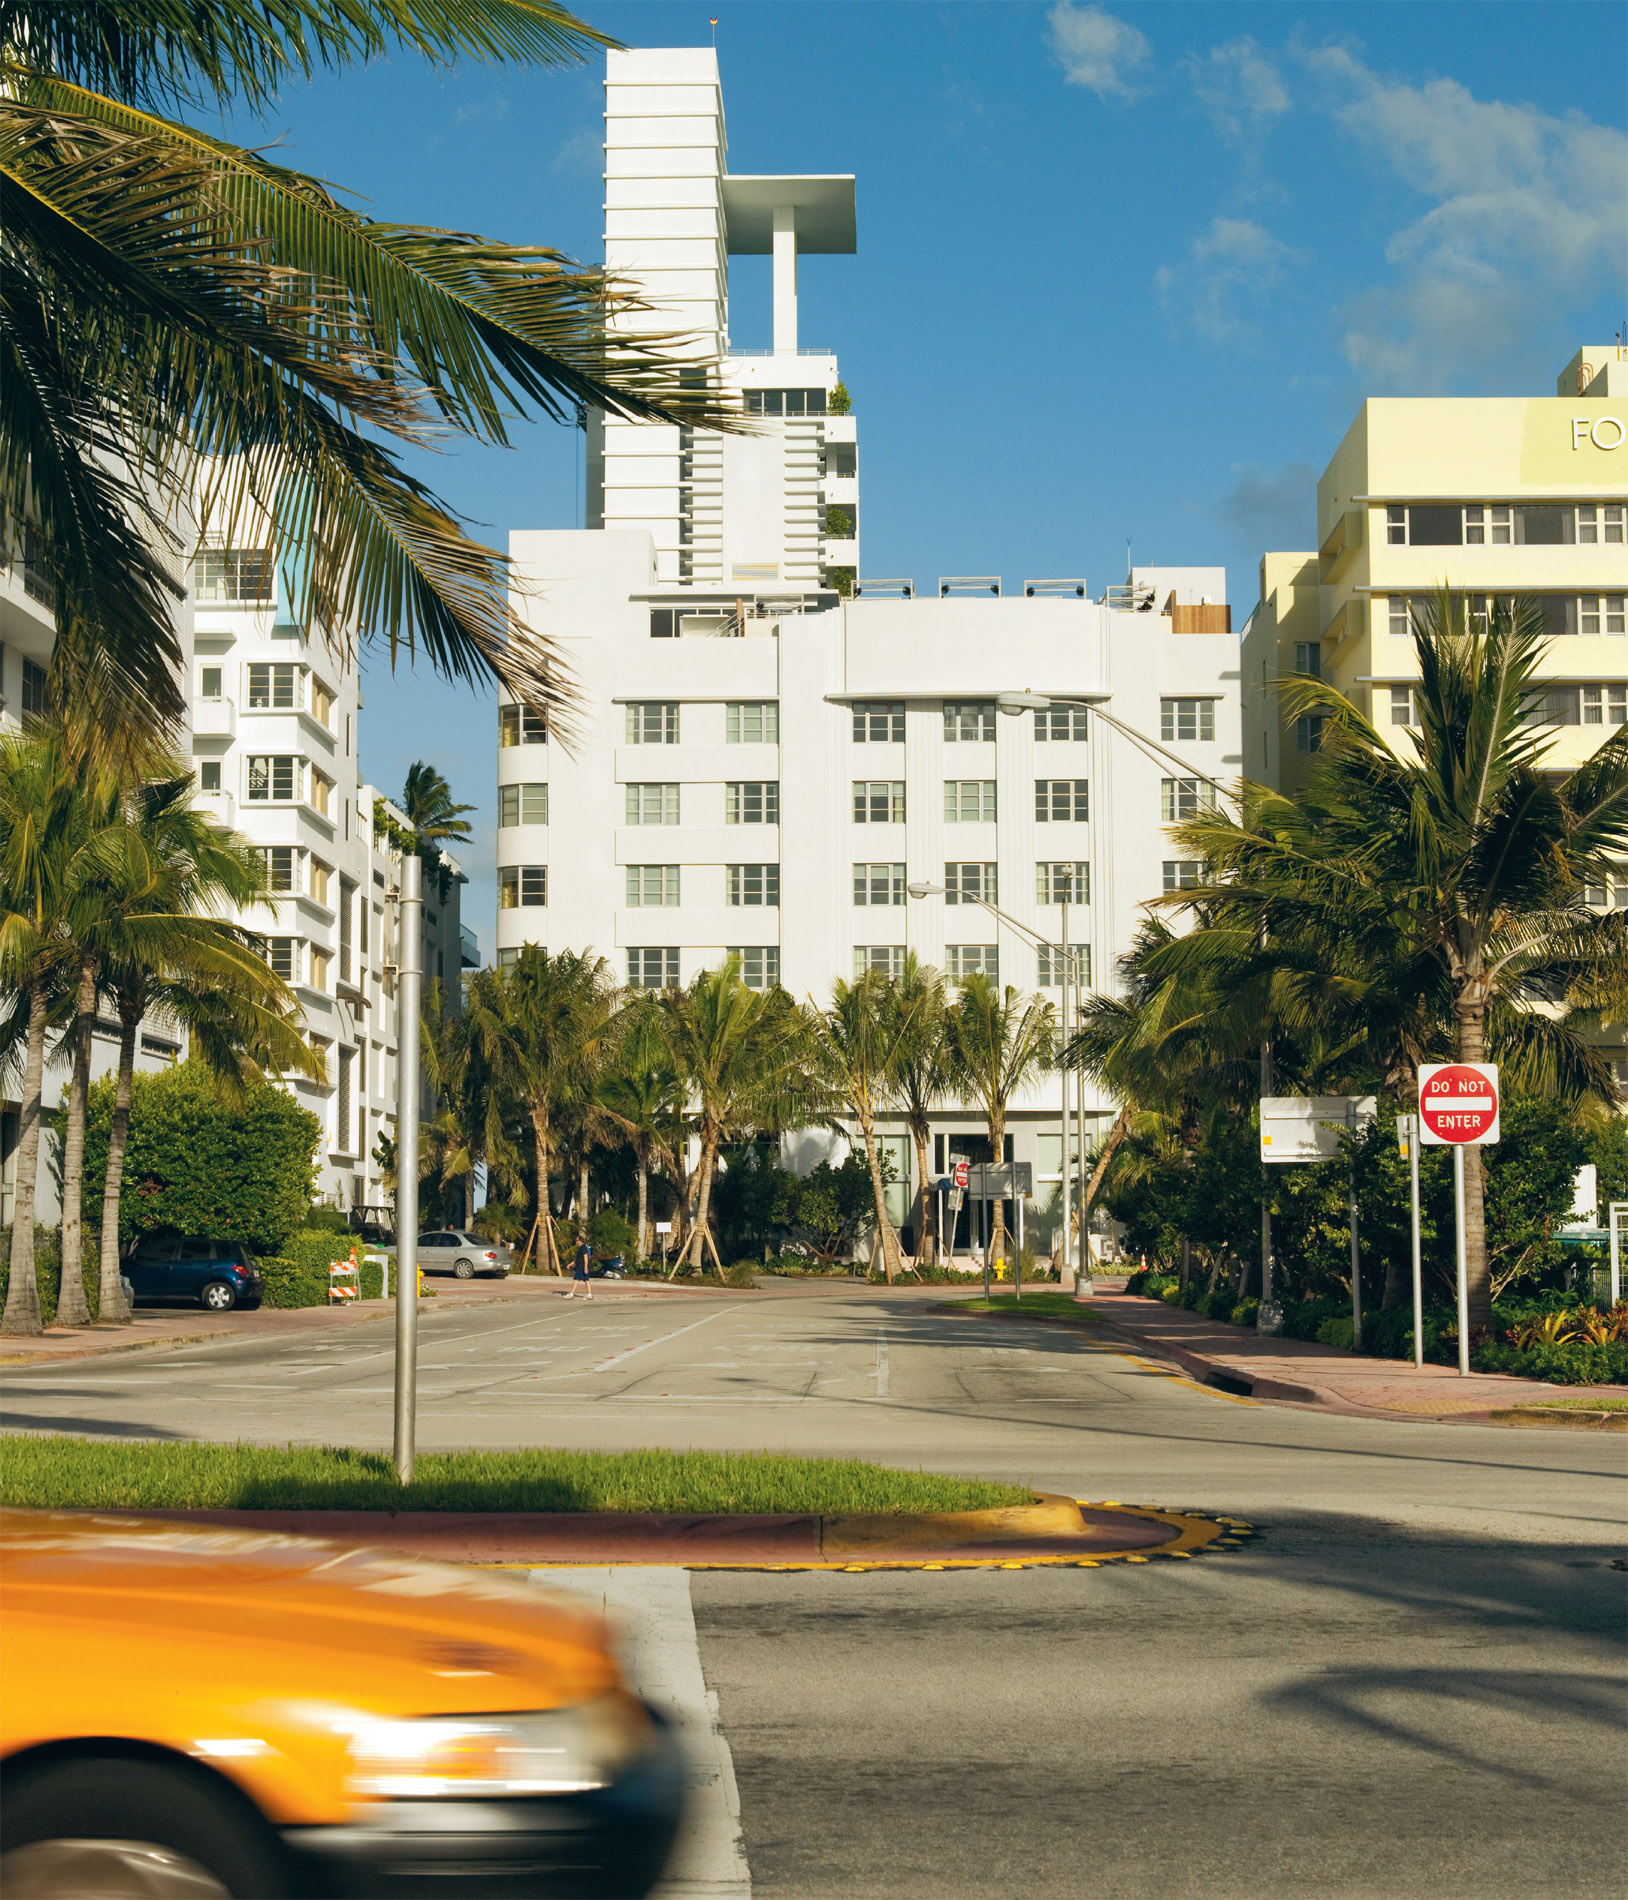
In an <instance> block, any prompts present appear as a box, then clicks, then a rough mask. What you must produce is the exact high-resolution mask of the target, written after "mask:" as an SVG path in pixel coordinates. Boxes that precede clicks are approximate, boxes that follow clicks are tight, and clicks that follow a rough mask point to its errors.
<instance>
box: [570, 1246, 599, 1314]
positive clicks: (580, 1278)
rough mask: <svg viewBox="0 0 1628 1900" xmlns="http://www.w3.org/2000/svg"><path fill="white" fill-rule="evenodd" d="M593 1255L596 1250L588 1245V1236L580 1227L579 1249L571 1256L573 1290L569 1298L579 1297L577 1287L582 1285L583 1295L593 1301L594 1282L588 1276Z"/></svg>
mask: <svg viewBox="0 0 1628 1900" xmlns="http://www.w3.org/2000/svg"><path fill="white" fill-rule="evenodd" d="M593 1257H594V1250H593V1248H592V1247H590V1246H589V1245H588V1236H587V1235H586V1234H585V1233H584V1232H582V1230H581V1229H580V1228H579V1229H578V1230H577V1250H576V1252H575V1253H574V1254H573V1255H572V1256H571V1282H572V1284H571V1291H570V1292H569V1293H567V1294H566V1296H565V1297H566V1298H567V1299H568V1300H574V1299H575V1298H576V1297H577V1289H578V1287H580V1288H581V1289H582V1293H583V1297H584V1298H585V1299H586V1300H588V1301H589V1302H590V1304H591V1303H592V1301H593V1297H594V1283H593V1281H592V1280H590V1279H589V1278H588V1266H589V1262H590V1261H591V1260H592V1259H593Z"/></svg>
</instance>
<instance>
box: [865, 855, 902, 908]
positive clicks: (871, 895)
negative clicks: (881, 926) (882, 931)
mask: <svg viewBox="0 0 1628 1900" xmlns="http://www.w3.org/2000/svg"><path fill="white" fill-rule="evenodd" d="M854 902H855V903H856V904H869V905H873V906H874V905H876V904H902V903H903V902H904V866H903V865H902V864H856V865H855V866H854Z"/></svg>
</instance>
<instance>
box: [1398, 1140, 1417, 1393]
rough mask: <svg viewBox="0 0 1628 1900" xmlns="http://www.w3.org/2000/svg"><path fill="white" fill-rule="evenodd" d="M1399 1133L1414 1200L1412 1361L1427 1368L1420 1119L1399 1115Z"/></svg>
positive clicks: (1415, 1364)
mask: <svg viewBox="0 0 1628 1900" xmlns="http://www.w3.org/2000/svg"><path fill="white" fill-rule="evenodd" d="M1396 1132H1397V1135H1398V1137H1399V1138H1400V1141H1401V1146H1402V1152H1403V1153H1404V1154H1405V1155H1406V1156H1407V1158H1408V1180H1409V1186H1410V1189H1411V1197H1412V1202H1413V1363H1414V1366H1415V1367H1416V1368H1417V1369H1418V1370H1419V1371H1420V1372H1423V1370H1424V1265H1423V1261H1422V1258H1421V1255H1420V1250H1419V1118H1418V1116H1417V1115H1398V1116H1397V1118H1396Z"/></svg>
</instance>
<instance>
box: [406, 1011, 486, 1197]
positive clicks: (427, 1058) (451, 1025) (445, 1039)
mask: <svg viewBox="0 0 1628 1900" xmlns="http://www.w3.org/2000/svg"><path fill="white" fill-rule="evenodd" d="M421 1014H422V1021H423V1033H422V1037H421V1040H420V1044H419V1047H420V1049H421V1050H422V1052H423V1063H424V1074H425V1077H426V1078H427V1080H428V1081H429V1083H430V1085H431V1087H432V1088H433V1089H434V1090H435V1114H434V1117H433V1118H432V1119H431V1120H430V1121H429V1122H428V1123H426V1124H425V1125H424V1127H423V1128H422V1130H421V1131H420V1137H419V1139H420V1148H419V1152H420V1155H421V1157H422V1164H423V1166H424V1167H425V1169H426V1170H427V1171H431V1172H433V1173H435V1174H436V1175H437V1176H438V1177H439V1179H440V1182H441V1185H442V1186H443V1187H446V1186H449V1185H450V1184H451V1183H452V1182H454V1181H456V1182H457V1183H458V1185H459V1193H460V1196H461V1199H462V1206H463V1213H462V1218H461V1220H460V1221H459V1225H460V1226H461V1227H467V1226H468V1225H469V1223H470V1221H471V1220H472V1219H473V1218H474V1211H475V1210H474V1183H475V1171H476V1169H477V1168H479V1167H480V1165H481V1163H482V1162H483V1161H484V1160H485V1131H486V1108H487V1103H486V1096H487V1093H488V1089H487V1084H488V1081H489V1076H488V1074H487V1070H486V1065H485V1063H484V1062H483V1061H482V1060H481V1058H480V1053H479V1051H478V1050H477V1049H476V1048H475V1046H474V1044H473V1042H472V1041H471V1039H470V1035H469V1024H468V1022H467V1020H466V1019H465V1017H464V1016H463V1015H462V1014H461V1013H460V1014H449V1013H448V1011H447V1008H446V995H445V991H444V989H443V988H442V986H441V985H440V984H439V983H432V984H431V985H430V986H429V987H428V989H426V990H425V992H424V1007H423V1010H422V1012H421Z"/></svg>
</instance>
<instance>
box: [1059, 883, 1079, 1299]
mask: <svg viewBox="0 0 1628 1900" xmlns="http://www.w3.org/2000/svg"><path fill="white" fill-rule="evenodd" d="M1073 875H1074V874H1073V872H1072V871H1071V872H1070V873H1069V877H1070V879H1071V880H1072V878H1073ZM1073 964H1074V959H1073V957H1072V956H1071V955H1070V954H1069V948H1068V899H1067V898H1066V897H1065V898H1064V899H1063V1047H1064V1048H1065V1049H1066V1048H1067V1047H1068V1004H1069V978H1070V977H1071V976H1072V975H1073V974H1074V970H1073ZM1057 1066H1058V1068H1059V1069H1061V1071H1062V1077H1063V1145H1062V1150H1061V1153H1060V1154H1059V1155H1058V1161H1057V1172H1058V1174H1059V1175H1060V1177H1061V1180H1060V1182H1059V1188H1058V1191H1059V1194H1060V1197H1061V1198H1060V1203H1059V1205H1060V1206H1061V1209H1062V1216H1063V1247H1062V1254H1063V1262H1064V1266H1065V1269H1066V1268H1067V1267H1068V1266H1069V1265H1070V1264H1072V1263H1071V1261H1070V1258H1069V1256H1070V1254H1071V1253H1072V1252H1073V1248H1072V1245H1071V1242H1070V1237H1069V1231H1068V1210H1069V1200H1070V1195H1069V1189H1070V1187H1071V1186H1072V1180H1071V1177H1072V1175H1073V1172H1074V1170H1073V1169H1072V1168H1071V1167H1070V1166H1069V1159H1068V1064H1067V1063H1066V1062H1059V1063H1058V1065H1057ZM1058 1278H1059V1280H1061V1279H1062V1278H1063V1275H1062V1274H1059V1275H1058ZM1069 1278H1071V1279H1074V1280H1075V1281H1076V1283H1077V1280H1078V1274H1077V1272H1076V1273H1074V1274H1070V1275H1069Z"/></svg>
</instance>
